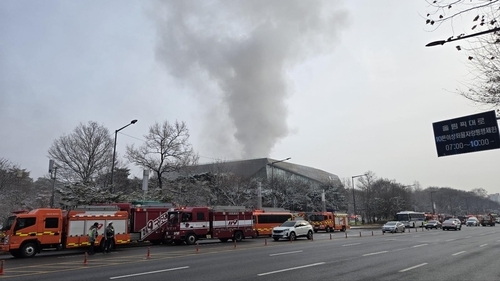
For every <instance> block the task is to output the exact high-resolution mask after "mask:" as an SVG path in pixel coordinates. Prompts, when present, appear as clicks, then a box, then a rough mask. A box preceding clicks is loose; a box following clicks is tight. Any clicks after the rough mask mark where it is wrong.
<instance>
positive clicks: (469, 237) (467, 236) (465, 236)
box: [464, 236, 472, 239]
mask: <svg viewBox="0 0 500 281" xmlns="http://www.w3.org/2000/svg"><path fill="white" fill-rule="evenodd" d="M464 238H466V239H467V238H472V236H465V237H464Z"/></svg>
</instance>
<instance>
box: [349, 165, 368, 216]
mask: <svg viewBox="0 0 500 281" xmlns="http://www.w3.org/2000/svg"><path fill="white" fill-rule="evenodd" d="M363 176H366V174H362V175H357V176H352V177H351V178H352V204H353V207H354V225H356V224H357V223H358V217H357V215H356V193H355V192H354V179H355V178H359V177H363Z"/></svg>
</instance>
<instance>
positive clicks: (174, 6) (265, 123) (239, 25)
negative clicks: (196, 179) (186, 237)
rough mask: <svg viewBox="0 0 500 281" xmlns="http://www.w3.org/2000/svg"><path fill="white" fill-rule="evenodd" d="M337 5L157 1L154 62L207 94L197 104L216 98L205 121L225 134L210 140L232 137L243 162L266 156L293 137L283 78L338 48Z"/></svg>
mask: <svg viewBox="0 0 500 281" xmlns="http://www.w3.org/2000/svg"><path fill="white" fill-rule="evenodd" d="M336 3H337V2H336V1H302V0H282V1H280V0H273V1H268V0H248V1H238V0H228V1H192V0H182V1H158V2H157V3H156V4H155V6H154V9H153V14H154V18H155V23H156V24H157V30H158V38H159V40H158V45H157V50H156V55H157V59H158V60H159V61H161V63H162V64H163V65H164V66H165V67H166V69H167V70H168V71H169V73H170V74H171V75H172V76H174V77H176V78H179V79H180V80H182V81H183V82H185V83H186V85H188V86H191V85H192V86H193V87H194V88H197V91H199V92H202V91H203V92H204V95H205V96H204V95H202V94H200V99H199V100H203V99H208V98H207V96H206V94H207V92H209V90H210V91H211V92H212V95H213V92H217V98H218V99H219V104H218V105H217V107H216V108H212V109H211V110H210V112H207V113H208V114H207V115H208V117H207V118H206V119H205V120H206V121H207V123H210V124H219V127H217V126H211V125H210V124H207V126H211V131H212V133H215V134H220V135H219V136H212V139H215V138H219V141H222V140H224V139H227V134H228V132H229V134H230V135H231V137H233V139H236V141H237V142H238V143H239V144H240V146H241V150H242V151H240V153H239V155H238V157H243V158H255V157H267V156H269V153H270V152H271V150H272V148H273V147H274V145H275V144H276V142H277V141H279V140H281V139H283V138H284V137H286V136H287V135H288V133H289V127H288V124H287V117H288V114H289V112H288V109H287V106H286V101H287V99H288V98H289V96H290V94H289V92H290V90H289V89H287V84H289V83H287V72H286V71H287V69H290V68H291V67H293V66H294V65H295V64H296V63H299V62H301V61H304V60H305V59H307V58H308V57H311V56H313V55H316V54H318V53H319V52H323V51H325V50H330V49H332V48H333V47H334V43H335V41H336V39H337V36H338V33H339V31H341V28H342V26H343V23H344V22H345V13H344V12H342V11H341V10H339V9H338V8H336ZM208 84H212V85H211V86H210V85H208ZM301 94H307V93H301ZM224 115H225V116H224ZM214 119H215V120H214ZM225 120H229V121H230V122H225ZM220 124H224V126H221V125H220ZM226 125H227V126H232V128H231V127H230V128H229V129H228V127H227V126H226ZM220 146H221V149H224V150H225V151H227V150H228V148H227V147H224V145H220ZM235 156H236V155H231V157H235Z"/></svg>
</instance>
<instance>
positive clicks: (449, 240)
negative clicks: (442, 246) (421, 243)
mask: <svg viewBox="0 0 500 281" xmlns="http://www.w3.org/2000/svg"><path fill="white" fill-rule="evenodd" d="M455 240H457V239H448V240H444V241H445V242H451V241H455Z"/></svg>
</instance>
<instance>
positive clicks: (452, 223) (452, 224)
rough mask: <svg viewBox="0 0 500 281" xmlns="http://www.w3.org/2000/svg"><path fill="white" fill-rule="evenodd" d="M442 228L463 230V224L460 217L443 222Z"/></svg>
mask: <svg viewBox="0 0 500 281" xmlns="http://www.w3.org/2000/svg"><path fill="white" fill-rule="evenodd" d="M442 228H443V230H450V229H454V230H462V224H461V223H460V220H459V219H449V220H445V221H444V222H443V225H442Z"/></svg>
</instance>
